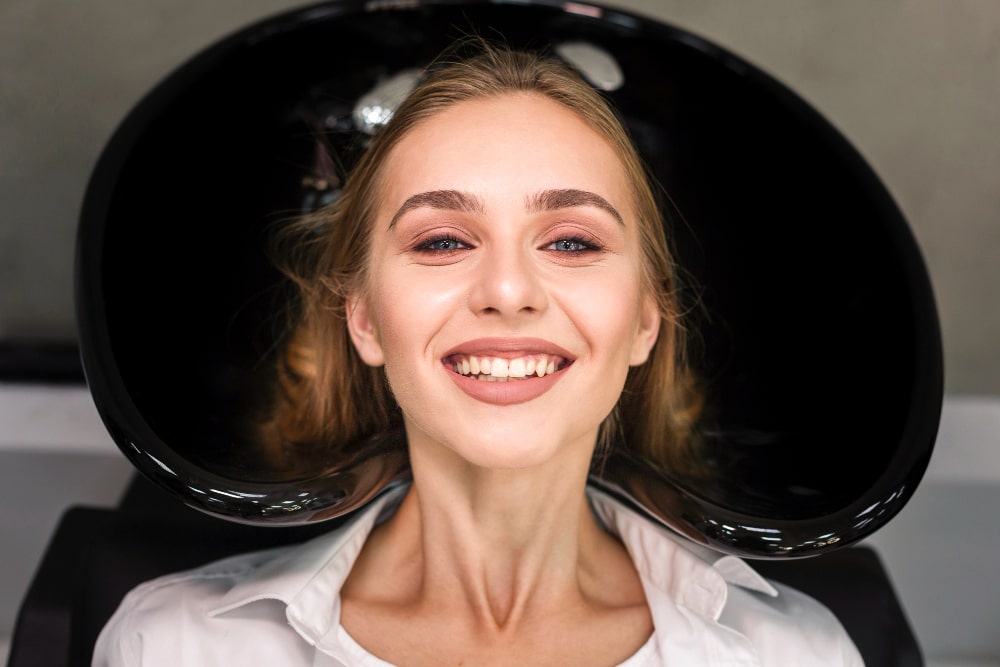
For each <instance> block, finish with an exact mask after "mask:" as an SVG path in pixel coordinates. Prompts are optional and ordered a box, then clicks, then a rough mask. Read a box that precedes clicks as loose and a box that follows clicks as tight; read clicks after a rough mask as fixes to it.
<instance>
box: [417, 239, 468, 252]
mask: <svg viewBox="0 0 1000 667" xmlns="http://www.w3.org/2000/svg"><path fill="white" fill-rule="evenodd" d="M468 247H469V246H468V245H466V244H465V243H462V242H461V241H459V240H458V239H456V238H455V237H454V236H440V237H436V238H432V239H427V240H426V241H422V242H421V243H420V244H419V245H418V246H417V247H416V248H415V249H416V250H419V251H424V252H452V251H455V250H466V249H468Z"/></svg>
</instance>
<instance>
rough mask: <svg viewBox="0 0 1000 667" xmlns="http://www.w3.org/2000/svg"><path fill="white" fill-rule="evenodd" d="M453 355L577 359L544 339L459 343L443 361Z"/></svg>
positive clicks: (481, 339)
mask: <svg viewBox="0 0 1000 667" xmlns="http://www.w3.org/2000/svg"><path fill="white" fill-rule="evenodd" d="M453 354H471V355H475V356H477V357H503V358H513V357H516V356H519V355H524V354H547V355H550V356H552V355H555V356H558V357H562V358H563V359H566V360H567V361H569V362H572V361H573V360H574V359H575V358H576V357H575V356H573V355H572V354H570V353H569V351H568V350H566V349H564V348H562V347H559V346H558V345H556V344H555V343H552V342H551V341H547V340H545V339H544V338H477V339H475V340H470V341H466V342H464V343H459V344H458V345H456V346H455V347H453V348H452V349H450V350H448V351H447V352H445V354H444V355H443V356H442V357H441V358H442V359H444V358H446V357H450V356H451V355H453Z"/></svg>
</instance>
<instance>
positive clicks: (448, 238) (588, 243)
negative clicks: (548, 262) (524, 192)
mask: <svg viewBox="0 0 1000 667" xmlns="http://www.w3.org/2000/svg"><path fill="white" fill-rule="evenodd" d="M439 244H448V245H449V246H451V247H447V248H441V247H434V246H437V245H439ZM570 244H571V245H573V246H576V247H575V248H573V249H569V248H565V247H563V248H562V249H559V248H558V247H556V246H559V245H563V246H565V245H570ZM469 247H470V246H469V244H467V243H466V242H465V241H462V240H461V239H459V238H457V237H455V236H452V235H450V234H444V235H441V236H434V237H431V238H429V239H426V240H424V241H421V242H420V243H418V244H417V245H416V246H415V247H414V250H415V251H417V252H421V253H441V254H450V253H453V252H457V251H459V250H468V249H469ZM543 249H544V250H550V251H552V252H558V253H565V254H582V253H586V252H596V251H600V250H603V248H602V247H601V245H600V244H598V243H597V242H595V241H594V240H593V239H590V238H585V237H583V236H579V235H577V236H564V237H561V238H558V239H556V240H555V241H552V242H550V243H547V244H545V246H543Z"/></svg>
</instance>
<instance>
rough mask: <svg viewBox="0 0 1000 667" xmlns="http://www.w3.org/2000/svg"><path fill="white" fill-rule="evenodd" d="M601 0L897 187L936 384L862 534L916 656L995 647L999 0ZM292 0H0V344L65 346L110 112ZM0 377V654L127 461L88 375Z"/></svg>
mask: <svg viewBox="0 0 1000 667" xmlns="http://www.w3.org/2000/svg"><path fill="white" fill-rule="evenodd" d="M606 4H609V5H613V6H616V7H619V8H622V9H626V10H631V11H634V12H636V13H640V14H644V15H647V16H652V17H655V18H658V19H660V20H662V21H665V22H667V23H672V24H674V25H676V26H678V27H681V28H684V29H687V30H689V31H691V32H694V33H696V34H699V35H701V36H703V37H705V38H707V39H709V40H711V41H714V42H716V43H718V44H720V45H721V46H724V47H726V48H728V49H729V50H731V51H734V52H735V53H737V54H739V55H741V56H742V57H744V58H745V59H747V60H749V61H750V62H751V63H754V64H755V65H757V66H759V67H760V68H762V69H763V70H765V71H766V72H768V73H770V74H772V75H773V76H775V77H776V78H777V79H778V80H779V81H781V82H783V83H784V84H786V85H787V86H789V87H790V88H791V89H792V90H794V91H795V92H796V93H798V94H799V95H800V96H802V97H803V98H805V99H806V100H807V101H808V102H810V103H811V104H812V105H813V106H815V107H816V108H817V109H818V110H819V111H820V112H821V113H822V114H823V115H824V116H826V118H827V119H828V120H830V121H831V122H832V123H833V124H834V125H835V126H836V127H837V128H838V129H839V130H840V131H841V132H842V133H843V134H844V135H846V137H847V138H848V139H849V140H850V141H851V142H852V143H853V144H854V145H855V147H856V148H857V149H858V150H859V151H860V152H861V153H862V154H863V155H864V156H865V158H866V159H867V160H868V161H869V163H870V164H871V166H872V167H873V168H874V170H875V171H876V173H878V174H879V176H880V177H881V179H882V180H883V181H884V183H885V184H886V186H887V187H888V189H889V191H890V192H891V193H892V195H893V196H894V197H895V198H896V200H897V202H898V204H899V205H900V207H901V209H902V210H903V213H904V215H905V216H906V217H907V219H908V220H909V223H910V225H911V227H912V229H913V232H914V234H915V236H916V238H917V241H918V243H919V245H920V247H921V249H922V251H923V253H924V257H925V260H926V262H927V265H928V268H929V271H930V275H931V279H932V281H933V284H934V289H935V293H936V296H937V302H938V309H939V313H940V317H941V324H942V329H943V335H944V349H945V378H946V385H945V389H946V399H945V408H944V414H943V419H942V424H941V431H940V437H939V439H938V443H937V445H936V448H935V454H934V458H933V460H932V461H931V465H930V467H929V469H928V472H927V475H926V476H925V478H924V481H923V483H922V484H921V486H920V488H919V489H918V491H917V492H916V495H915V496H914V497H913V499H912V500H911V501H910V503H909V504H908V505H907V506H906V508H904V510H903V511H902V512H901V513H900V515H899V516H897V517H896V519H894V520H893V522H892V523H891V524H890V525H889V526H888V527H886V528H884V529H883V530H882V531H880V532H879V533H877V534H876V535H875V536H874V537H872V538H870V539H869V543H870V544H871V545H872V546H874V547H875V548H876V549H877V550H878V552H879V554H880V555H881V556H882V558H883V560H884V562H885V564H886V567H887V569H888V571H889V575H890V577H891V578H892V580H893V583H894V585H895V587H896V589H897V592H898V594H899V597H900V600H901V601H902V603H903V606H904V608H905V610H906V612H907V614H908V616H909V618H910V621H911V623H912V625H913V627H914V630H915V631H916V633H917V636H918V638H919V640H920V643H921V645H922V648H923V651H924V654H925V657H926V658H927V659H928V664H929V665H931V666H932V667H946V666H947V667H958V666H962V667H973V666H984V665H1000V603H998V602H997V600H1000V576H997V575H996V573H995V572H994V571H993V567H992V560H993V558H994V557H995V554H997V553H1000V530H998V529H1000V308H998V307H997V304H998V302H1000V298H998V294H997V293H998V292H1000V213H998V212H1000V183H998V180H1000V178H998V175H997V174H998V172H1000V111H998V109H1000V3H996V2H993V1H991V0H952V1H950V2H948V3H942V2H938V1H937V0H906V1H904V0H883V1H882V2H880V3H870V2H868V1H867V0H845V1H843V2H839V3H805V2H801V1H796V0H756V1H755V2H753V3H741V2H736V1H732V0H731V1H728V2H726V1H717V0H700V1H696V0H683V1H682V0H618V1H617V2H613V3H606ZM301 5H302V3H301V2H294V1H291V0H213V2H211V3H206V2H197V1H195V0H145V1H144V2H141V3H122V2H117V1H114V0H88V2H85V3H67V2H56V1H55V0H3V2H0V202H2V213H0V345H12V344H25V343H27V344H37V343H40V342H45V343H52V344H55V345H64V344H66V345H69V346H70V349H71V346H72V344H73V342H74V341H75V332H74V316H73V287H72V270H73V249H74V237H75V231H76V222H77V215H78V212H79V208H80V204H81V200H82V196H83V193H84V189H85V187H86V183H87V178H88V177H89V174H90V171H91V169H92V167H93V165H94V162H95V161H96V159H97V157H98V155H99V153H100V151H101V149H102V148H103V146H104V144H105V142H106V141H107V140H108V138H109V137H110V135H111V133H112V132H113V130H114V128H115V127H116V125H117V124H118V123H119V122H120V121H121V119H122V118H123V117H124V115H125V114H126V113H127V112H128V111H129V109H130V108H131V107H132V106H133V105H134V104H135V103H136V102H137V101H138V100H139V98H140V97H141V96H142V95H143V94H145V93H146V92H147V91H148V90H150V89H151V88H152V87H153V86H154V85H155V84H156V83H157V82H158V81H159V80H160V79H161V78H163V77H164V76H166V75H167V74H168V73H169V72H170V71H171V70H172V69H174V68H175V67H176V66H178V65H179V64H181V63H182V62H184V61H185V60H186V59H188V58H189V57H191V56H192V55H194V54H195V53H197V52H198V51H200V50H201V49H202V48H204V47H206V46H207V45H209V44H211V43H212V42H214V41H215V40H217V39H218V38H220V37H222V36H224V35H226V34H228V33H230V32H232V31H234V30H236V29H238V28H241V27H243V26H245V25H246V24H248V23H250V22H253V21H256V20H258V19H260V18H264V17H266V16H269V15H271V14H274V13H276V12H279V11H282V10H285V9H290V8H293V7H297V6H301ZM153 205H155V203H154V204H153ZM178 224H183V221H178ZM18 349H20V350H24V349H26V348H24V347H19V348H18ZM817 354H822V350H817ZM0 370H2V369H0ZM15 380H16V377H14V375H10V374H8V375H6V376H2V375H0V535H2V540H3V543H4V545H5V549H4V557H3V560H4V567H3V568H0V658H2V657H3V655H4V653H3V651H5V650H6V649H5V641H6V639H7V638H8V637H9V634H10V631H11V628H12V626H13V623H14V618H15V616H16V612H17V608H18V605H19V604H20V599H21V596H22V595H23V594H24V590H25V588H26V586H27V584H28V582H29V580H30V577H31V575H32V574H33V572H34V567H35V565H36V564H37V560H38V558H39V556H40V554H41V553H42V551H43V550H44V547H45V544H46V542H47V540H48V538H49V536H50V534H51V532H52V530H53V528H54V527H55V524H56V521H57V520H58V517H59V514H60V513H61V512H62V510H63V509H64V508H65V507H67V506H69V505H71V504H91V505H113V504H115V502H116V501H117V499H118V496H119V494H120V493H121V492H122V490H123V489H124V487H125V485H126V483H127V481H128V479H129V477H130V475H131V466H130V465H129V464H128V463H127V462H126V461H125V459H124V458H122V457H121V456H120V455H119V454H118V453H117V450H116V448H115V446H114V444H113V443H112V442H111V441H110V439H109V438H108V436H107V434H106V432H105V431H104V429H103V427H102V426H101V424H100V420H99V419H98V417H97V415H96V412H95V411H94V408H93V404H92V402H91V401H90V398H89V394H88V393H87V392H86V389H84V388H82V387H80V386H76V385H73V384H72V383H69V384H66V383H63V384H58V385H51V384H40V383H38V382H29V383H25V382H19V381H15ZM859 381H863V379H860V378H859ZM29 499H30V500H29Z"/></svg>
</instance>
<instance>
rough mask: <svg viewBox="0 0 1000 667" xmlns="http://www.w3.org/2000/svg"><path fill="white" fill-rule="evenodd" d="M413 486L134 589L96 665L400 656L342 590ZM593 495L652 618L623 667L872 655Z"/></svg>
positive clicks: (750, 573)
mask: <svg viewBox="0 0 1000 667" xmlns="http://www.w3.org/2000/svg"><path fill="white" fill-rule="evenodd" d="M404 493H405V487H403V488H398V489H394V490H391V491H389V492H387V493H385V494H383V495H382V496H381V497H380V498H378V499H377V500H376V501H374V502H373V503H372V504H370V505H369V506H368V507H367V508H365V509H364V510H362V511H361V512H359V513H358V515H357V516H356V517H355V518H354V519H353V520H352V521H351V522H350V523H348V524H345V525H344V526H341V527H340V528H338V529H337V530H335V531H332V532H330V533H329V534H327V535H323V536H320V537H318V538H315V539H313V540H311V541H309V542H306V543H304V544H301V545H297V546H292V547H281V548H278V549H271V550H268V551H261V552H255V553H250V554H244V555H240V556H235V557H232V558H227V559H225V560H221V561H217V562H215V563H211V564H209V565H206V566H204V567H200V568H197V569H194V570H189V571H187V572H180V573H177V574H171V575H167V576H165V577H160V578H158V579H154V580H153V581H149V582H146V583H144V584H142V585H140V586H138V587H136V588H135V589H133V590H132V591H131V592H130V593H129V594H128V595H126V596H125V598H124V600H122V603H121V605H120V606H119V608H118V610H117V611H116V612H115V614H114V616H112V618H111V620H110V621H108V624H107V625H106V626H105V627H104V629H103V630H102V632H101V635H100V637H99V638H98V640H97V645H96V648H95V650H94V660H93V666H94V667H119V666H126V665H127V666H130V667H131V666H136V665H142V666H143V667H161V666H163V667H166V666H170V667H175V666H176V665H183V666H184V667H220V666H224V665H239V666H241V667H242V666H244V665H257V664H268V665H282V666H284V667H297V666H300V665H301V666H311V667H389V664H388V663H386V662H384V661H382V660H380V659H379V658H377V657H375V656H374V655H372V654H371V653H369V652H368V651H367V650H366V649H365V648H363V647H362V646H360V645H359V644H358V643H357V642H356V641H354V639H353V638H352V637H351V636H350V635H348V634H347V632H346V631H345V630H344V629H343V628H342V627H341V625H340V588H341V586H342V585H343V583H344V581H345V579H346V578H347V575H348V573H349V572H350V570H351V567H352V566H353V565H354V562H355V560H356V559H357V557H358V554H359V553H360V551H361V548H362V546H363V545H364V543H365V540H366V539H367V537H368V534H369V533H370V532H371V530H372V528H373V527H374V526H375V524H376V523H377V521H378V520H380V519H382V518H384V517H385V516H387V515H388V514H390V513H391V512H393V511H395V508H396V507H397V506H398V504H399V501H400V500H401V499H402V496H403V495H404ZM587 494H588V497H589V498H590V502H591V505H592V507H593V509H594V512H595V514H596V516H597V517H598V519H599V520H600V521H601V522H602V523H603V524H604V526H605V527H606V528H607V529H608V530H609V531H610V532H612V533H614V534H616V535H617V536H618V537H619V539H621V541H622V542H623V543H624V544H625V547H626V548H627V549H628V552H629V554H630V555H631V557H632V560H633V562H634V563H635V566H636V570H637V571H638V573H639V576H640V578H641V580H642V586H643V590H644V592H645V594H646V601H647V603H648V604H649V608H650V612H651V614H652V617H653V628H654V630H653V634H652V636H651V637H650V639H649V641H647V642H646V644H644V645H643V646H642V647H641V648H640V649H639V650H638V651H637V652H636V653H635V654H633V655H632V657H630V658H629V659H628V660H626V661H625V662H624V663H622V664H621V665H620V666H619V667H646V666H649V667H652V666H654V665H664V664H665V665H683V666H684V667H698V666H702V665H704V666H713V667H714V666H723V665H724V666H725V667H801V666H803V665H808V666H810V667H826V666H831V667H832V666H838V667H859V666H863V662H862V660H861V656H860V655H859V654H858V651H857V649H856V648H855V646H854V644H853V643H852V642H851V640H850V638H849V637H848V636H847V633H846V632H845V631H844V629H843V627H842V626H841V625H840V623H839V621H837V619H836V617H834V615H833V614H832V613H831V612H830V611H829V610H827V609H826V608H825V607H823V606H822V605H820V604H819V603H818V602H816V601H815V600H814V599H812V598H810V597H808V596H807V595H804V594H803V593H800V592H798V591H796V590H794V589H791V588H788V587H787V586H784V585H782V584H779V583H773V582H769V581H767V580H766V579H764V578H763V577H761V576H760V575H759V574H757V573H756V572H755V571H754V570H753V569H752V568H751V567H750V566H749V565H747V564H746V563H745V562H743V561H742V560H740V559H739V558H736V557H734V556H720V554H718V553H716V552H714V551H711V550H710V549H707V548H704V547H702V546H700V545H696V544H694V543H691V542H690V541H688V540H686V539H684V538H680V537H677V536H676V535H674V534H673V533H671V532H670V531H669V530H668V529H666V528H664V527H662V526H660V525H657V524H655V523H653V522H652V521H650V520H648V519H646V518H644V517H642V516H640V515H639V514H637V513H635V512H634V511H632V510H631V509H628V508H627V507H625V506H624V505H622V504H621V503H619V502H618V501H617V500H615V499H613V498H611V497H610V496H608V495H606V494H604V493H602V492H601V491H598V490H595V489H591V488H588V490H587ZM373 648H374V649H375V650H376V651H377V650H378V649H377V647H373Z"/></svg>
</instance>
